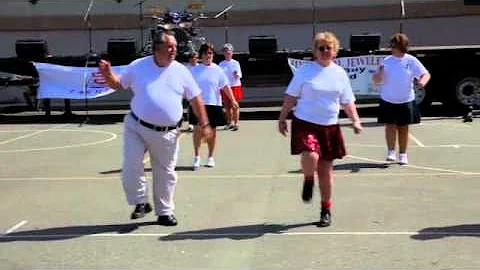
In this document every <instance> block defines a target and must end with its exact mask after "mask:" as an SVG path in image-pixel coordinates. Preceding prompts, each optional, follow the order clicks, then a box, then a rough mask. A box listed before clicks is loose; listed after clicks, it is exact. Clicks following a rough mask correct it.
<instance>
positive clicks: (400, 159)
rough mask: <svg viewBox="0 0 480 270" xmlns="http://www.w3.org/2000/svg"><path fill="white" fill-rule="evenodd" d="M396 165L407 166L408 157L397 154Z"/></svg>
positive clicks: (403, 154)
mask: <svg viewBox="0 0 480 270" xmlns="http://www.w3.org/2000/svg"><path fill="white" fill-rule="evenodd" d="M398 164H400V165H407V164H408V157H407V154H406V153H401V154H398Z"/></svg>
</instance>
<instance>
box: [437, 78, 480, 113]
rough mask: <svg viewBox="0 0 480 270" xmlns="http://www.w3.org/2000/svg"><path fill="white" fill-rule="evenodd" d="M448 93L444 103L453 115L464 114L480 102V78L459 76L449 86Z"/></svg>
mask: <svg viewBox="0 0 480 270" xmlns="http://www.w3.org/2000/svg"><path fill="white" fill-rule="evenodd" d="M446 90H447V91H448V92H447V93H446V95H445V96H444V98H443V100H442V103H443V104H444V105H445V106H446V107H447V108H448V110H449V111H450V112H452V113H462V114H463V113H464V112H465V110H466V109H467V108H468V107H469V106H472V105H476V104H477V105H478V104H479V102H480V78H479V77H476V76H459V77H457V79H456V80H454V81H452V82H451V83H450V84H449V87H448V89H446Z"/></svg>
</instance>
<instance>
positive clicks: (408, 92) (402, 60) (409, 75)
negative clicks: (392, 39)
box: [380, 53, 428, 104]
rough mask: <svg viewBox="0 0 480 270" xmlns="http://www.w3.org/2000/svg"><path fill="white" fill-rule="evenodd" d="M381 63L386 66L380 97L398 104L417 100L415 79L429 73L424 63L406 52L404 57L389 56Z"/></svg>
mask: <svg viewBox="0 0 480 270" xmlns="http://www.w3.org/2000/svg"><path fill="white" fill-rule="evenodd" d="M381 65H383V67H384V68H383V69H384V76H383V82H382V86H381V92H380V97H381V98H382V99H383V100H385V101H388V102H390V103H397V104H398V103H406V102H410V101H412V100H415V91H414V88H413V79H414V78H417V79H418V78H420V76H421V75H422V74H425V73H428V70H427V69H426V68H425V67H424V66H423V65H422V63H420V61H418V59H417V58H416V57H415V56H413V55H410V54H408V53H406V54H405V55H404V56H403V57H396V56H393V55H390V56H387V57H385V59H383V60H382V63H381Z"/></svg>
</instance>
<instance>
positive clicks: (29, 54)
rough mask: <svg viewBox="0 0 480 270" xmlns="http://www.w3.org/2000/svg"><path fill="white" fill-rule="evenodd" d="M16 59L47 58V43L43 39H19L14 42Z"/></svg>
mask: <svg viewBox="0 0 480 270" xmlns="http://www.w3.org/2000/svg"><path fill="white" fill-rule="evenodd" d="M15 52H16V54H17V57H18V58H22V59H27V60H36V59H43V58H46V57H47V56H48V45H47V41H45V40H43V39H20V40H17V41H16V42H15Z"/></svg>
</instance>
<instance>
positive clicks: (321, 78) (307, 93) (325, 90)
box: [285, 62, 355, 125]
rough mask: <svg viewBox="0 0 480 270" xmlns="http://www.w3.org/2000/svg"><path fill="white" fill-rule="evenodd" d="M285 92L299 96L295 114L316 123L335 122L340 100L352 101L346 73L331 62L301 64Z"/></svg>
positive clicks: (328, 123) (352, 97)
mask: <svg viewBox="0 0 480 270" xmlns="http://www.w3.org/2000/svg"><path fill="white" fill-rule="evenodd" d="M285 93H286V94H288V95H290V96H294V97H297V98H298V99H297V105H296V109H295V111H294V115H295V117H297V118H299V119H302V120H304V121H307V122H311V123H315V124H318V125H334V124H337V123H338V114H339V112H340V104H350V103H352V102H355V96H354V95H353V91H352V87H351V85H350V80H349V78H348V75H347V73H346V72H345V70H344V69H343V68H342V67H340V66H339V65H337V64H335V63H334V62H332V63H331V64H330V65H329V66H327V67H323V66H321V65H320V64H318V63H317V62H311V63H307V64H305V65H303V66H302V67H300V68H299V69H298V70H297V71H296V72H295V75H294V76H293V79H292V81H290V84H289V85H288V88H287V91H286V92H285Z"/></svg>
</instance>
